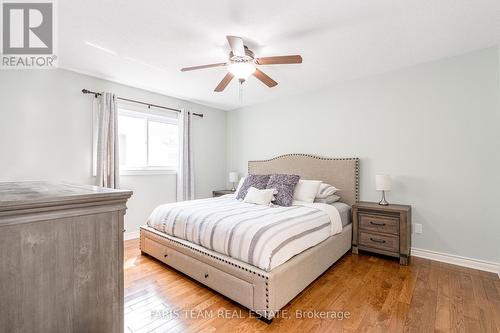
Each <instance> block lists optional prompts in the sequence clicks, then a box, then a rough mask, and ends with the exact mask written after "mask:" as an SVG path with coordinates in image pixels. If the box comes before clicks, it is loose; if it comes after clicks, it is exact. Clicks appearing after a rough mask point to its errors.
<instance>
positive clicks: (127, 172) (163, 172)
mask: <svg viewBox="0 0 500 333" xmlns="http://www.w3.org/2000/svg"><path fill="white" fill-rule="evenodd" d="M175 174H177V171H176V170H171V169H164V170H151V169H137V170H133V169H129V170H120V176H153V175H175Z"/></svg>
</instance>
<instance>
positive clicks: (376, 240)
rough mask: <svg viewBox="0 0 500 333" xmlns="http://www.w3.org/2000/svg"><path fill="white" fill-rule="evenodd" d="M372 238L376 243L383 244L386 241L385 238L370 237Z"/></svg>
mask: <svg viewBox="0 0 500 333" xmlns="http://www.w3.org/2000/svg"><path fill="white" fill-rule="evenodd" d="M370 240H371V241H372V242H375V243H381V244H383V243H385V240H383V239H376V238H372V237H370Z"/></svg>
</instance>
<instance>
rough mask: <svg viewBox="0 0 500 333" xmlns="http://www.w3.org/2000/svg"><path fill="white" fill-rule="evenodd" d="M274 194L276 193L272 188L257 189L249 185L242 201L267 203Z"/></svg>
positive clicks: (271, 199)
mask: <svg viewBox="0 0 500 333" xmlns="http://www.w3.org/2000/svg"><path fill="white" fill-rule="evenodd" d="M274 194H276V190H275V189H274V188H269V189H264V190H259V189H257V188H255V187H250V188H249V189H248V192H247V195H246V196H245V199H243V202H246V203H253V204H257V205H269V204H271V201H273V200H274Z"/></svg>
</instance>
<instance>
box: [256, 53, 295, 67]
mask: <svg viewBox="0 0 500 333" xmlns="http://www.w3.org/2000/svg"><path fill="white" fill-rule="evenodd" d="M255 62H256V63H257V64H258V65H280V64H301V63H302V57H301V56H300V55H288V56H277V57H262V58H257V59H255Z"/></svg>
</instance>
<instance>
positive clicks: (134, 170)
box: [118, 105, 179, 176]
mask: <svg viewBox="0 0 500 333" xmlns="http://www.w3.org/2000/svg"><path fill="white" fill-rule="evenodd" d="M118 116H127V117H133V118H139V119H145V120H146V163H147V164H149V122H148V121H155V122H160V123H164V124H171V125H178V124H179V122H178V119H177V118H173V117H169V116H165V115H161V114H158V113H152V112H147V111H139V110H133V109H132V108H130V107H128V106H127V107H124V106H120V105H118ZM119 126H120V124H119V122H118V127H119ZM118 144H120V143H118ZM176 173H177V166H173V165H172V166H161V167H153V166H146V167H128V168H122V167H121V166H120V175H124V176H132V175H162V174H176Z"/></svg>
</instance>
